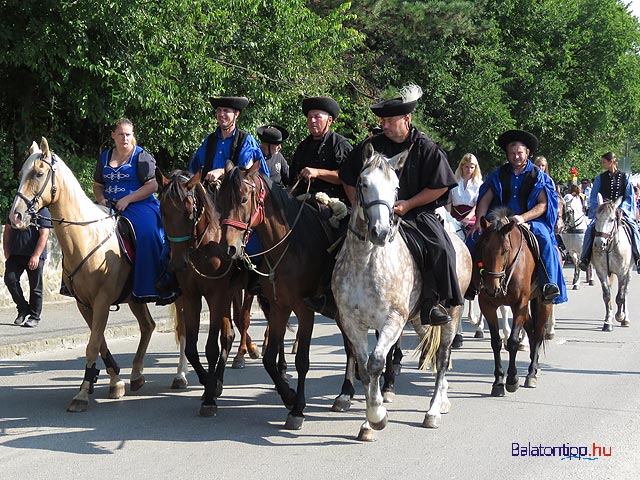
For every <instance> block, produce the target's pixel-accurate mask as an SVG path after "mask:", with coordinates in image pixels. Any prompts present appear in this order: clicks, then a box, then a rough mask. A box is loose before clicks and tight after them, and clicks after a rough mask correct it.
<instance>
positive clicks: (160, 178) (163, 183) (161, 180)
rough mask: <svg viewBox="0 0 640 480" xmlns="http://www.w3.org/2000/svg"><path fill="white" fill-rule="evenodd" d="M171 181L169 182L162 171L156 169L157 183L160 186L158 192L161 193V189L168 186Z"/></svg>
mask: <svg viewBox="0 0 640 480" xmlns="http://www.w3.org/2000/svg"><path fill="white" fill-rule="evenodd" d="M170 181H171V180H169V179H168V178H167V177H165V176H164V175H163V174H162V171H161V170H160V169H159V168H158V167H156V182H157V184H158V191H160V189H161V188H164V187H166V186H167V184H169V182H170Z"/></svg>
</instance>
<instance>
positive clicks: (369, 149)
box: [364, 142, 374, 162]
mask: <svg viewBox="0 0 640 480" xmlns="http://www.w3.org/2000/svg"><path fill="white" fill-rule="evenodd" d="M373 152H374V150H373V145H371V142H367V144H366V145H365V146H364V159H365V162H366V161H367V160H368V159H369V158H371V157H372V156H373Z"/></svg>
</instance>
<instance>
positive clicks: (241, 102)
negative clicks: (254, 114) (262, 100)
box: [209, 97, 249, 110]
mask: <svg viewBox="0 0 640 480" xmlns="http://www.w3.org/2000/svg"><path fill="white" fill-rule="evenodd" d="M209 101H210V102H211V105H213V106H214V107H215V108H218V107H226V108H233V109H234V110H242V109H243V108H245V107H246V106H247V105H248V104H249V99H248V98H247V97H210V98H209Z"/></svg>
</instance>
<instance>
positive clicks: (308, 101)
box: [302, 97, 340, 120]
mask: <svg viewBox="0 0 640 480" xmlns="http://www.w3.org/2000/svg"><path fill="white" fill-rule="evenodd" d="M309 110H322V111H323V112H327V113H328V114H329V115H331V116H332V117H333V119H334V120H335V119H336V118H338V115H340V106H339V105H338V102H336V101H335V100H334V99H333V98H331V97H307V98H305V99H304V100H302V113H304V114H305V115H308V114H309Z"/></svg>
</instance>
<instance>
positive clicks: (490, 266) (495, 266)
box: [474, 208, 553, 397]
mask: <svg viewBox="0 0 640 480" xmlns="http://www.w3.org/2000/svg"><path fill="white" fill-rule="evenodd" d="M509 215H511V213H510V212H509V211H508V209H506V208H497V209H496V210H494V211H493V212H492V214H491V216H490V219H491V221H490V222H489V221H487V219H486V218H484V217H482V218H481V219H480V221H481V222H482V228H483V232H482V234H481V235H480V236H479V238H478V241H477V243H476V249H475V255H474V260H477V261H478V263H479V265H481V268H480V271H479V273H480V294H479V297H478V299H479V302H480V310H481V311H482V314H483V315H484V316H485V318H486V319H487V323H488V324H489V331H490V333H491V348H492V350H493V357H494V364H495V368H494V377H495V380H494V382H493V386H492V388H491V395H492V396H494V397H502V396H504V395H505V381H504V371H503V369H502V361H501V359H500V348H501V345H502V342H501V340H500V334H499V331H498V317H497V309H498V307H500V306H501V305H507V306H509V307H510V308H511V311H512V312H513V328H512V329H511V334H510V336H509V339H508V341H507V347H506V348H507V351H508V352H509V368H508V370H507V380H506V389H507V391H508V392H515V391H516V390H517V389H518V387H519V382H518V371H517V368H516V354H517V353H518V347H519V346H520V338H521V332H522V329H523V328H524V330H525V331H526V333H527V335H528V337H529V349H530V357H531V362H530V364H529V372H528V374H527V378H526V380H525V383H524V386H525V387H529V388H535V387H536V386H537V374H538V357H539V352H540V346H541V345H542V343H543V341H544V335H545V329H546V324H547V319H548V318H549V317H550V315H551V310H552V307H553V306H552V305H551V304H545V303H544V302H543V301H542V295H541V286H540V285H539V284H538V283H539V282H538V275H537V273H538V272H537V268H536V260H535V258H534V256H533V253H532V250H531V248H530V247H529V243H528V242H527V240H526V238H525V233H524V232H523V230H522V229H523V228H525V227H522V226H518V225H516V224H515V223H514V222H512V221H509V220H508V217H509ZM529 307H531V308H530V309H529Z"/></svg>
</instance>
